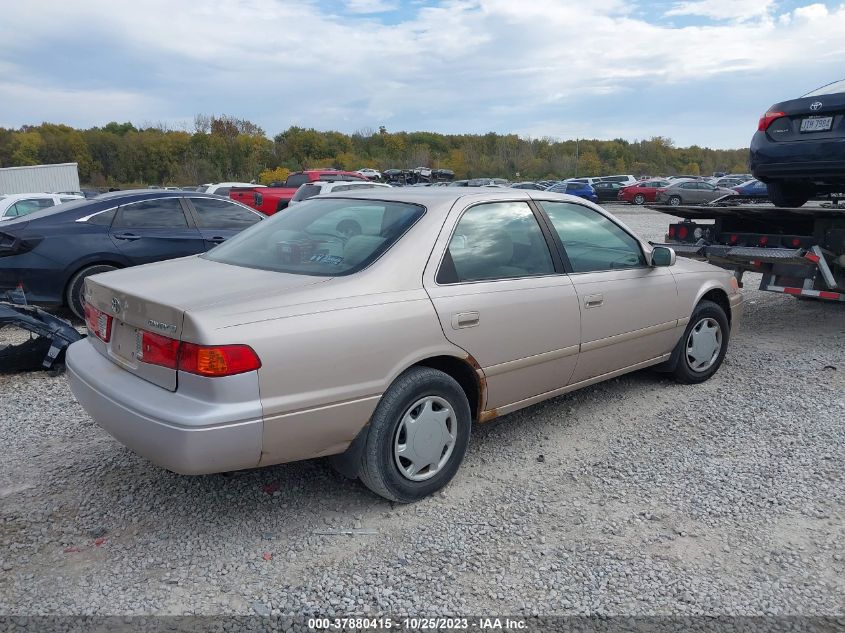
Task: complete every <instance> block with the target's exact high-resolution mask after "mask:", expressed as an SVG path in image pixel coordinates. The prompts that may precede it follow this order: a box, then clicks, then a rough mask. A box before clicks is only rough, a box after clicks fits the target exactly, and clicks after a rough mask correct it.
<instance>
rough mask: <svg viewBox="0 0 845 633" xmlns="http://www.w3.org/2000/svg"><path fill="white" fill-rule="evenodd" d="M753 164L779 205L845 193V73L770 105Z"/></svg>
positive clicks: (756, 136)
mask: <svg viewBox="0 0 845 633" xmlns="http://www.w3.org/2000/svg"><path fill="white" fill-rule="evenodd" d="M749 165H750V167H751V172H752V174H753V175H754V177H755V178H756V179H757V180H762V181H763V182H765V183H766V184H767V185H768V187H769V197H770V198H771V200H772V202H773V203H774V204H775V205H776V206H778V207H800V206H802V205H803V204H804V203H805V202H807V200H810V199H811V198H815V197H817V196H820V195H827V194H837V193H838V194H842V193H845V79H843V80H840V81H836V82H833V83H831V84H828V85H826V86H823V87H822V88H819V89H818V90H814V91H813V92H810V93H808V94H806V95H804V96H803V97H801V98H799V99H792V100H790V101H783V102H781V103H776V104H775V105H773V106H772V107H771V108H769V110H768V111H767V112H766V113H765V114H764V115H763V116H762V117H761V118H760V122H759V124H758V126H757V132H756V133H755V134H754V137H753V138H752V139H751V155H750V159H749Z"/></svg>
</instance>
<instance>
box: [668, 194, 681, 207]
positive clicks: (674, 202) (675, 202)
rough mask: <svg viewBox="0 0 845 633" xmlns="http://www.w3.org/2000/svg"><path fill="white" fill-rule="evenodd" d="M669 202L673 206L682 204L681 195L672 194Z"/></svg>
mask: <svg viewBox="0 0 845 633" xmlns="http://www.w3.org/2000/svg"><path fill="white" fill-rule="evenodd" d="M669 204H670V205H672V206H673V207H679V206H681V196H671V197H670V198H669Z"/></svg>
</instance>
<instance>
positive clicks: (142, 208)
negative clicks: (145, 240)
mask: <svg viewBox="0 0 845 633" xmlns="http://www.w3.org/2000/svg"><path fill="white" fill-rule="evenodd" d="M114 226H115V227H116V228H123V229H184V228H187V227H188V220H187V219H186V218H185V212H184V211H182V205H181V203H180V202H179V198H161V199H159V200H144V201H142V202H135V203H133V204H127V205H125V206H122V207H120V213H118V214H117V218H116V219H115V222H114Z"/></svg>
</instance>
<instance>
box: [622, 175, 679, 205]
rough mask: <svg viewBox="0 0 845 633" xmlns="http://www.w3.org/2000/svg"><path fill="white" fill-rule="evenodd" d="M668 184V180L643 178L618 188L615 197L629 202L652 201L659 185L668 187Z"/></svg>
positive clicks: (641, 202)
mask: <svg viewBox="0 0 845 633" xmlns="http://www.w3.org/2000/svg"><path fill="white" fill-rule="evenodd" d="M670 184H671V183H670V181H668V180H644V181H643V182H638V183H637V184H635V185H629V186H628V187H623V188H622V189H620V190H619V193H618V194H617V196H616V199H617V200H622V201H624V202H630V203H631V204H645V203H646V202H654V201H655V199H656V198H657V190H658V189H660V188H661V187H668V186H669V185H670Z"/></svg>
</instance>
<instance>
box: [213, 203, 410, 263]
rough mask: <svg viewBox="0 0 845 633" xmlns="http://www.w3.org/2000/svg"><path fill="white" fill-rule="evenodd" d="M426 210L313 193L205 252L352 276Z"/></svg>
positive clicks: (220, 259) (235, 260) (228, 259)
mask: <svg viewBox="0 0 845 633" xmlns="http://www.w3.org/2000/svg"><path fill="white" fill-rule="evenodd" d="M423 213H425V209H424V208H423V207H421V206H419V205H415V204H408V203H405V202H383V201H378V200H347V199H342V198H319V197H318V198H312V199H310V200H305V201H303V202H302V203H301V204H296V205H293V206H291V207H289V208H288V209H286V210H285V212H284V213H277V214H276V215H274V216H272V217H271V218H270V219H268V220H264V221H262V222H261V223H260V225H258V226H254V227H252V228H250V229H247V230H246V231H244V232H243V233H239V234H238V235H236V236H235V237H234V238H232V239H230V240H229V241H227V242H226V243H224V244H221V245H220V246H218V247H217V248H215V249H214V250H213V251H211V252H209V253H207V254H206V255H204V257H207V258H208V259H211V260H213V261H218V262H223V263H225V264H232V265H235V266H245V267H247V268H259V269H262V270H273V271H278V272H285V273H294V274H299V275H321V276H330V277H334V276H339V275H348V274H352V273H354V272H357V271H359V270H361V269H363V268H365V267H367V266H369V265H370V264H371V263H372V262H374V261H375V260H376V259H378V258H379V257H380V256H381V255H382V254H383V253H384V252H386V251H387V250H388V249H389V248H390V247H391V246H393V244H394V243H395V242H396V241H398V240H399V239H400V238H401V237H402V236H403V235H404V234H405V232H406V231H407V230H408V229H409V228H411V226H413V224H414V223H415V222H416V221H417V220H418V219H419V218H420V217H422V215H423Z"/></svg>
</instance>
